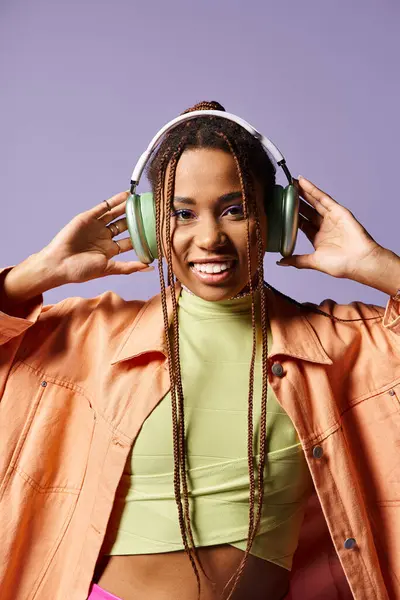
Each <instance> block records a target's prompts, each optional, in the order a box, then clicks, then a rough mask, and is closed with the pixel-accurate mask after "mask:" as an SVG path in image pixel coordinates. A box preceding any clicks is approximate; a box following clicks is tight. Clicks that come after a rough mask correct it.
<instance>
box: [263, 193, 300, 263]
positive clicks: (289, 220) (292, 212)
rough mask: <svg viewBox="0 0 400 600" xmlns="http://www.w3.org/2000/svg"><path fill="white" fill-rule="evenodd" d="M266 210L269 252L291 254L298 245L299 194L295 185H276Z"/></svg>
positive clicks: (283, 254)
mask: <svg viewBox="0 0 400 600" xmlns="http://www.w3.org/2000/svg"><path fill="white" fill-rule="evenodd" d="M266 211H267V221H268V231H267V252H280V254H281V255H282V256H290V255H291V254H292V253H293V250H294V247H295V245H296V239H297V229H298V222H299V194H298V192H297V190H296V188H295V187H294V185H288V186H287V187H286V188H283V187H282V186H281V185H276V186H275V189H274V194H273V197H272V199H271V200H270V201H269V202H268V204H267V206H266Z"/></svg>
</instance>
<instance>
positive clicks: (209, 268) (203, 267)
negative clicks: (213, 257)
mask: <svg viewBox="0 0 400 600" xmlns="http://www.w3.org/2000/svg"><path fill="white" fill-rule="evenodd" d="M232 265H233V261H232V260H231V261H229V262H220V263H215V262H213V263H193V264H192V269H194V270H195V271H199V272H200V273H210V274H212V273H222V271H227V270H228V269H230V268H231V267H232Z"/></svg>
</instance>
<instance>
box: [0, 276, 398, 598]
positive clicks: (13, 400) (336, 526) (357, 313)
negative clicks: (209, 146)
mask: <svg viewBox="0 0 400 600" xmlns="http://www.w3.org/2000/svg"><path fill="white" fill-rule="evenodd" d="M1 273H2V275H1ZM2 277H4V271H2V272H1V271H0V280H1V279H2ZM0 283H1V281H0ZM178 293H179V289H178ZM267 299H268V306H269V316H270V322H271V329H272V335H273V347H272V348H271V349H270V354H269V382H270V385H271V386H272V388H273V390H274V392H275V394H276V397H277V399H278V401H279V402H280V403H281V405H282V406H283V408H284V410H285V411H286V412H287V413H288V414H289V416H290V417H291V419H292V421H293V423H294V425H295V427H296V429H297V432H298V434H299V437H300V439H301V442H302V445H303V448H304V452H305V455H306V458H307V461H308V465H309V468H310V471H311V473H312V477H313V481H314V485H315V489H316V492H317V495H318V498H319V503H317V504H315V502H314V504H313V501H311V503H310V507H311V508H310V510H311V512H310V513H309V515H310V514H311V518H310V517H309V516H308V517H306V519H305V525H304V527H305V529H307V527H308V531H305V533H304V534H302V537H301V540H300V545H299V549H298V551H297V553H296V556H295V563H294V568H293V571H292V574H291V591H290V594H289V598H290V600H320V599H321V598H324V600H337V599H345V598H346V600H347V598H349V597H350V598H351V594H350V592H349V586H350V588H351V590H352V594H353V596H354V598H356V599H357V600H369V599H371V600H395V599H400V584H399V581H400V459H399V449H400V306H399V304H400V303H395V302H394V301H393V300H390V301H389V302H388V306H387V308H386V312H385V311H384V310H383V309H382V308H378V307H373V306H367V305H365V304H361V303H353V304H351V305H349V306H339V305H337V304H335V303H334V302H332V301H326V302H324V303H323V305H322V306H321V308H322V309H323V310H324V311H327V312H329V313H332V314H334V315H335V316H337V317H340V318H344V319H357V318H361V317H364V318H371V317H377V318H376V319H374V320H368V321H361V322H360V321H355V322H351V323H338V322H335V321H332V320H331V319H329V318H327V317H324V316H322V315H318V314H315V313H313V312H312V311H311V310H310V307H308V306H307V305H306V306H305V308H304V309H299V308H297V307H296V306H294V305H293V304H291V303H288V302H287V301H285V300H284V299H282V298H280V297H279V296H277V295H276V294H275V293H273V292H272V291H268V292H267ZM31 304H32V306H33V305H34V306H33V308H30V309H29V311H28V309H27V312H29V314H27V315H26V318H17V317H12V316H9V315H7V314H5V313H4V312H0V598H1V600H33V599H35V600H36V599H37V600H67V599H68V600H85V599H86V597H87V594H88V589H89V585H90V582H91V579H92V576H93V571H94V567H95V564H96V560H97V558H98V555H99V551H100V548H101V544H102V541H103V538H104V534H105V531H106V527H107V522H108V519H109V516H110V512H111V509H112V505H113V499H114V493H115V491H116V488H117V485H118V482H119V479H120V476H121V474H122V472H123V468H124V465H125V461H126V459H127V456H128V453H129V450H130V448H131V446H132V443H133V441H134V439H135V436H136V435H137V433H138V431H139V430H140V428H141V426H142V424H143V421H144V420H145V419H146V417H147V416H148V415H149V413H150V412H151V411H152V410H153V408H154V407H155V406H156V404H157V403H158V402H159V401H160V400H161V398H163V396H164V395H165V394H166V393H167V391H168V389H169V377H168V371H167V365H166V349H165V343H164V329H163V319H162V311H161V308H160V298H159V296H157V297H155V298H153V299H151V300H150V301H148V302H146V303H145V302H138V301H131V302H127V301H124V300H122V299H121V298H120V297H119V296H117V295H116V294H114V293H111V292H107V293H105V294H102V295H101V296H99V297H97V298H93V299H89V300H88V299H82V298H68V299H66V300H64V301H63V302H60V303H59V304H56V305H53V306H45V307H42V305H41V302H40V299H37V302H36V303H31ZM274 363H280V364H281V365H282V367H283V369H279V368H276V365H275V366H274ZM314 500H315V498H314ZM320 505H321V507H322V511H323V514H324V517H325V519H323V520H318V516H317V517H316V518H315V519H313V518H312V515H313V513H315V512H316V513H318V510H319V508H318V507H319V506H320ZM320 514H321V512H320ZM325 522H326V523H327V527H328V528H329V531H330V536H328V535H324V527H325V531H326V525H325ZM320 527H322V529H320ZM334 549H335V550H336V552H335V550H334ZM337 557H339V559H340V562H339V560H338V559H337ZM340 563H341V565H342V567H343V569H342V568H341V567H340ZM343 571H344V573H345V576H346V579H347V582H348V584H349V585H348V584H347V583H346V579H345V578H344V577H343ZM322 591H323V594H322Z"/></svg>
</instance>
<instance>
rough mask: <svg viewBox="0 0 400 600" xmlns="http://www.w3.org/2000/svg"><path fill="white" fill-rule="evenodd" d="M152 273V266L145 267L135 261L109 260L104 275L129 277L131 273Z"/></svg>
mask: <svg viewBox="0 0 400 600" xmlns="http://www.w3.org/2000/svg"><path fill="white" fill-rule="evenodd" d="M149 271H154V267H153V266H152V265H146V264H144V263H141V262H137V261H126V262H123V261H114V260H110V261H109V263H108V267H107V273H106V275H130V274H131V273H146V272H149Z"/></svg>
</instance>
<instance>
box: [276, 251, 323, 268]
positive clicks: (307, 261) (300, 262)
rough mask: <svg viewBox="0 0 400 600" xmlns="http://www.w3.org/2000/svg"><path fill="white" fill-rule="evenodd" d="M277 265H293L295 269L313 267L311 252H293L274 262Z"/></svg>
mask: <svg viewBox="0 0 400 600" xmlns="http://www.w3.org/2000/svg"><path fill="white" fill-rule="evenodd" d="M276 264H277V265H278V266H279V267H295V269H315V265H314V259H313V255H312V254H293V256H289V257H288V258H282V259H281V260H279V261H278V262H277V263H276Z"/></svg>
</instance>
